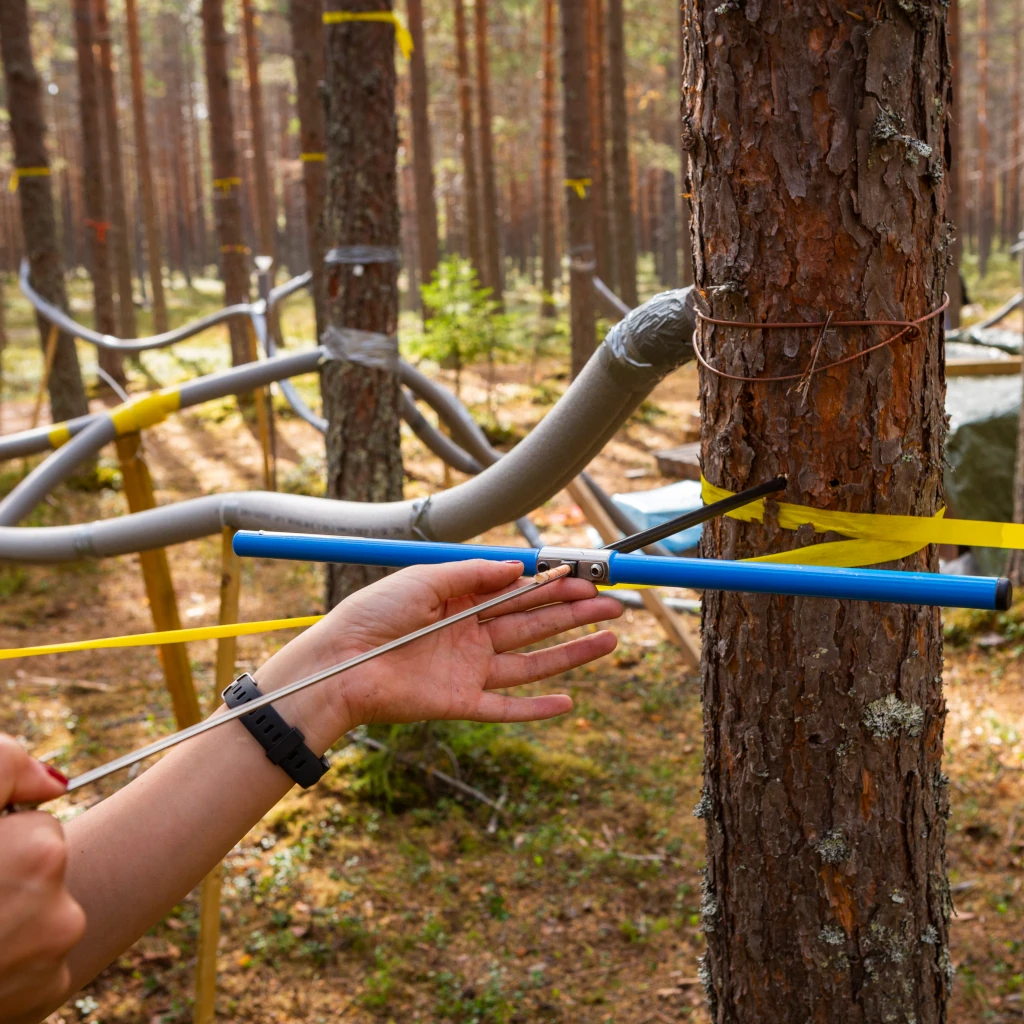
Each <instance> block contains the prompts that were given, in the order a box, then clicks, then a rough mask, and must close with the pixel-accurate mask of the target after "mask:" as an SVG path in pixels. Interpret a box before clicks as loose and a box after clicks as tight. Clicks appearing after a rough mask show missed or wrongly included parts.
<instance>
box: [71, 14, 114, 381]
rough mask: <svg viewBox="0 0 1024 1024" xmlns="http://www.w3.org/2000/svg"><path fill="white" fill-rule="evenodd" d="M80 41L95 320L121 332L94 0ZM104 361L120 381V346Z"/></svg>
mask: <svg viewBox="0 0 1024 1024" xmlns="http://www.w3.org/2000/svg"><path fill="white" fill-rule="evenodd" d="M74 17H75V41H76V47H77V52H78V100H79V120H80V122H81V125H82V172H83V175H84V178H85V231H86V235H87V237H88V239H89V254H90V273H91V275H92V291H93V326H94V328H95V329H96V330H97V331H100V332H101V333H102V334H111V335H116V334H117V320H116V318H115V316H114V284H113V279H112V277H111V273H110V226H111V225H110V221H109V220H108V219H107V194H106V178H105V176H104V167H103V135H102V128H101V125H100V102H99V89H98V75H97V68H96V61H95V58H94V55H93V44H94V42H95V34H94V29H95V25H94V24H93V17H92V0H74ZM99 364H100V366H101V367H102V368H103V369H104V370H105V371H106V372H107V373H109V374H110V376H111V377H113V378H114V380H116V381H117V382H118V383H124V380H125V376H124V367H123V366H122V365H121V357H120V355H118V354H117V353H116V352H111V351H108V350H107V349H100V351H99Z"/></svg>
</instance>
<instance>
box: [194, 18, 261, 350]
mask: <svg viewBox="0 0 1024 1024" xmlns="http://www.w3.org/2000/svg"><path fill="white" fill-rule="evenodd" d="M202 11H203V53H204V56H205V58H206V102H207V107H208V109H209V121H210V153H211V156H212V163H213V186H214V191H213V213H214V220H215V222H216V228H217V243H218V245H219V246H220V268H221V269H220V272H221V278H222V280H223V281H224V304H225V305H227V306H230V305H232V304H233V303H236V302H248V300H249V269H248V266H249V262H248V250H247V247H246V245H245V242H244V240H243V237H242V208H241V205H240V196H241V191H242V190H241V179H240V177H239V168H238V152H237V150H236V149H235V122H234V117H233V116H232V112H231V84H230V81H229V79H228V53H227V49H228V48H227V32H226V31H225V29H224V2H223V0H203V8H202ZM229 330H230V332H231V362H232V364H233V365H234V366H238V365H239V364H240V363H247V362H249V360H250V348H249V338H248V335H247V333H246V326H245V324H244V323H243V322H242V321H241V320H238V319H234V320H232V321H231V323H230V327H229Z"/></svg>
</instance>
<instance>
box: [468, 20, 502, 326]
mask: <svg viewBox="0 0 1024 1024" xmlns="http://www.w3.org/2000/svg"><path fill="white" fill-rule="evenodd" d="M474 13H475V16H476V87H477V104H478V107H479V111H480V226H481V233H480V247H481V252H482V255H483V260H484V264H483V269H484V279H483V283H484V284H485V285H486V286H487V287H488V288H490V289H491V292H492V296H491V297H492V298H493V299H494V301H495V302H497V303H498V305H499V306H501V305H502V303H503V299H502V294H501V293H502V289H503V288H504V275H503V274H502V272H501V242H500V240H499V237H498V187H497V183H496V181H495V176H494V137H493V134H492V132H491V72H490V62H489V60H488V54H487V34H488V33H487V0H476V3H475V6H474Z"/></svg>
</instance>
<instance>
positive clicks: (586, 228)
mask: <svg viewBox="0 0 1024 1024" xmlns="http://www.w3.org/2000/svg"><path fill="white" fill-rule="evenodd" d="M586 5H587V0H560V6H561V11H562V97H563V121H564V124H563V130H562V137H563V140H564V142H563V144H564V146H565V176H566V179H567V182H566V188H565V194H566V206H567V212H568V242H569V306H570V326H571V330H572V375H573V376H574V377H575V376H576V374H578V373H579V372H580V370H582V369H583V367H584V364H585V363H586V362H587V360H588V359H589V358H590V357H591V355H592V354H593V352H594V348H595V347H596V340H597V338H596V334H595V331H596V326H595V323H594V272H595V270H596V269H597V266H596V264H595V262H594V242H593V236H592V231H593V225H594V218H593V211H592V209H591V196H592V189H591V188H590V187H589V186H588V185H587V184H586V182H587V180H588V179H590V180H591V181H592V180H593V168H592V166H591V162H590V157H591V151H590V100H589V96H588V92H587V45H586V40H587V6H586ZM570 182H571V183H572V184H570Z"/></svg>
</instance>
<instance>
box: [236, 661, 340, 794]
mask: <svg viewBox="0 0 1024 1024" xmlns="http://www.w3.org/2000/svg"><path fill="white" fill-rule="evenodd" d="M261 696H262V693H261V692H260V688H259V687H258V686H257V685H256V680H255V679H253V677H252V676H251V675H249V673H248V672H244V673H242V675H240V676H239V677H238V678H237V679H236V680H235V681H234V682H233V683H232V684H231V685H230V686H229V687H227V689H226V690H225V691H224V692H223V693H222V694H221V697H223V698H224V703H225V704H227V706H228V707H229V708H237V707H238V706H239V705H240V704H248V703H249V701H251V700H255V699H256V698H257V697H261ZM239 721H240V722H241V723H242V725H244V726H245V727H246V729H248V730H249V732H251V733H252V734H253V736H255V737H256V739H257V740H258V741H259V744H260V746H261V747H263V749H264V750H265V751H266V752H267V757H268V758H269V759H270V761H271V762H272V763H273V764H276V765H277V766H278V768H281V769H282V770H283V771H284V772H285V774H286V775H287V776H288V777H289V778H290V779H291V780H292V781H293V782H297V783H298V784H299V785H300V786H301V787H302V788H303V789H309V787H310V786H313V785H315V784H316V783H317V782H319V780H320V779H322V778H323V776H324V773H325V772H326V771H327V769H328V768H330V766H331V762H330V761H328V760H327V758H326V756H325V757H317V756H316V754H314V753H313V751H312V750H310V749H309V747H307V746H306V737H305V736H303V735H302V733H301V732H300V731H299V730H298V729H296V728H295V727H294V726H291V725H289V724H288V723H287V722H286V721H285V720H284V719H283V718H282V717H281V716H280V715H279V714H278V712H277V711H275V710H274V708H273V707H271V706H270V705H267V706H266V707H262V708H257V709H256V710H255V711H252V712H250V713H249V714H248V715H242V717H241V718H240V719H239Z"/></svg>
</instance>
